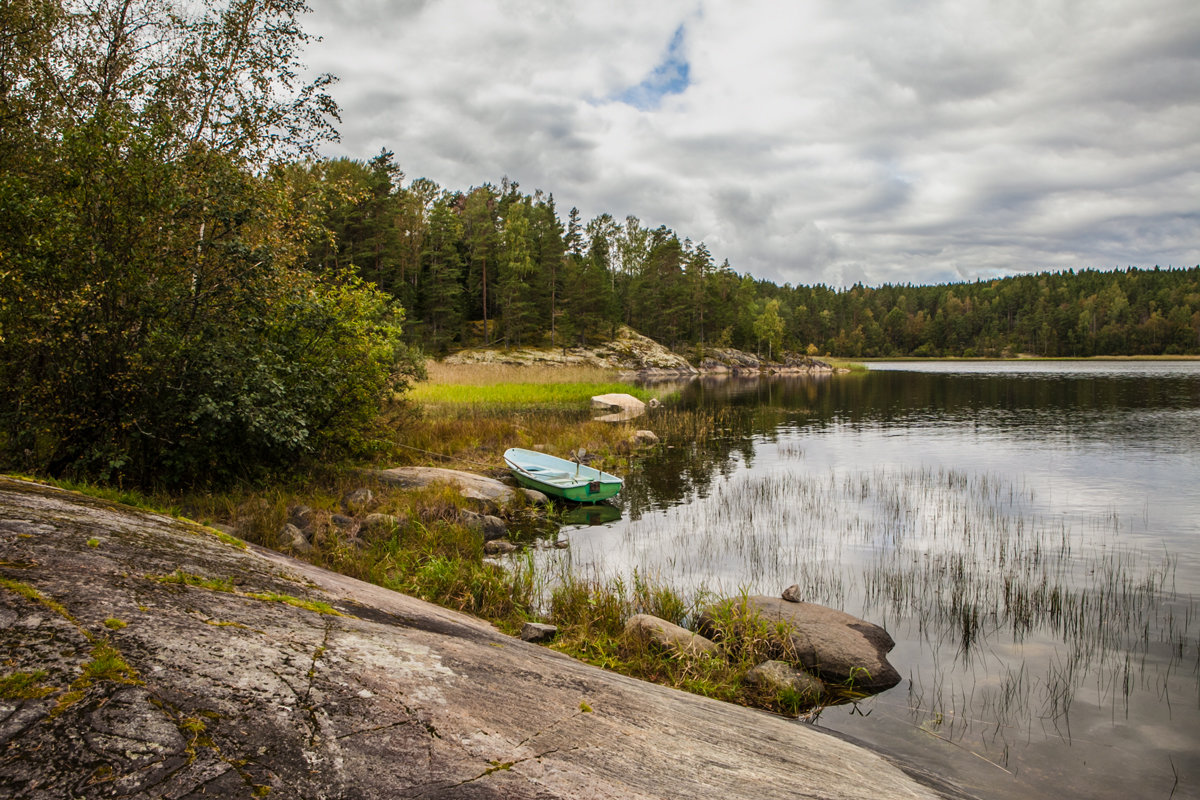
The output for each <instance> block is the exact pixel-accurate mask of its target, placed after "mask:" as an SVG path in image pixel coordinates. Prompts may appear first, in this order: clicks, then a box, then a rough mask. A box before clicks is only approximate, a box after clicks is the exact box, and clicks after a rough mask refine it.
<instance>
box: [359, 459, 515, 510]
mask: <svg viewBox="0 0 1200 800" xmlns="http://www.w3.org/2000/svg"><path fill="white" fill-rule="evenodd" d="M372 474H373V475H374V476H375V477H376V478H378V479H379V480H380V481H382V482H384V483H387V484H390V485H392V486H399V487H400V488H402V489H419V488H422V487H425V486H433V485H436V484H439V483H442V484H449V485H451V486H453V487H454V488H455V489H457V490H458V491H459V492H460V493H461V494H462V496H463V497H465V498H466V499H468V500H474V501H475V502H477V503H480V504H481V505H483V506H484V507H485V508H487V509H488V510H494V509H495V508H496V507H497V506H499V505H500V504H501V503H506V502H508V501H510V500H512V499H513V497H514V496H515V494H516V492H518V491H520V490H519V489H516V488H514V487H512V486H509V485H508V484H506V483H502V482H500V481H498V480H496V479H495V478H488V477H485V476H483V475H476V474H475V473H473V472H462V471H460V470H456V469H443V468H442V467H394V468H393V469H382V470H376V471H374V472H373V473H372ZM526 497H529V495H526ZM530 500H533V498H530Z"/></svg>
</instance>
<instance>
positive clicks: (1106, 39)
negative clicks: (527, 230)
mask: <svg viewBox="0 0 1200 800" xmlns="http://www.w3.org/2000/svg"><path fill="white" fill-rule="evenodd" d="M309 1H310V5H311V6H312V8H313V13H312V14H311V15H309V16H308V17H307V18H306V21H305V28H306V30H307V31H308V32H310V33H312V34H315V35H317V36H320V37H322V41H321V42H320V43H316V44H314V45H312V46H310V48H309V49H308V51H307V52H306V53H305V60H306V62H307V64H308V65H309V67H310V68H311V69H312V70H314V71H315V72H330V73H333V74H334V75H336V76H337V77H338V79H339V82H338V83H337V84H336V85H335V86H334V88H333V94H334V97H335V99H337V101H338V102H339V104H340V106H341V109H342V122H341V124H340V125H339V126H338V128H339V131H340V133H341V141H340V142H338V143H335V144H331V145H328V146H326V147H325V148H324V150H323V152H324V154H326V155H329V156H349V157H351V158H356V159H361V160H366V159H369V158H371V157H373V156H374V155H376V154H378V153H379V152H380V150H381V149H382V148H387V149H388V150H391V151H393V152H394V153H395V159H396V162H397V163H398V164H399V165H400V166H401V168H402V169H403V170H404V172H405V174H406V176H407V179H409V180H411V179H415V178H420V177H425V178H429V179H431V180H433V181H436V182H437V183H438V184H440V185H441V186H443V187H444V188H448V189H454V190H466V189H468V188H470V187H472V186H478V185H481V184H483V183H489V182H490V183H493V184H499V183H500V181H501V180H502V179H503V178H504V177H507V178H509V179H510V180H515V181H518V182H519V183H520V186H521V189H522V191H526V192H530V193H532V192H533V191H534V190H535V189H541V190H543V191H546V192H551V193H553V194H554V198H555V202H556V204H557V207H558V210H559V213H560V216H562V217H564V219H565V217H566V213H567V210H568V209H570V208H571V207H572V206H575V207H578V208H579V210H580V213H581V215H582V216H583V218H584V220H587V219H590V218H592V217H594V216H596V215H598V214H601V213H605V212H607V213H610V214H612V215H613V217H615V218H616V219H618V220H623V219H624V218H625V217H626V216H627V215H633V216H636V217H638V218H639V219H640V220H641V223H642V225H644V226H647V227H652V228H654V227H658V226H659V225H666V226H667V227H668V228H671V229H672V230H674V231H675V232H676V233H677V234H678V235H679V236H680V238H683V237H688V238H690V239H692V241H693V242H697V243H698V242H704V243H705V244H706V245H707V246H708V249H709V250H710V251H711V252H712V254H713V256H714V258H715V259H716V260H717V262H718V263H720V262H721V261H722V260H724V259H728V260H729V262H730V265H731V266H732V267H733V268H734V269H735V270H736V271H738V272H741V273H750V274H752V275H754V276H755V277H758V278H766V279H769V280H772V281H775V282H777V283H781V284H782V283H791V284H792V285H809V284H817V283H822V284H825V285H828V286H833V287H844V286H849V285H853V284H855V283H858V282H862V283H864V284H867V285H871V286H877V285H880V284H884V283H901V284H902V283H914V284H928V283H942V282H954V281H974V280H977V279H981V278H982V279H986V278H991V277H997V276H1004V275H1010V274H1016V273H1026V272H1040V271H1044V270H1065V269H1068V268H1074V269H1085V268H1094V269H1111V268H1124V267H1126V266H1140V267H1153V266H1156V265H1157V266H1161V267H1163V268H1166V267H1168V266H1174V267H1191V266H1196V265H1197V264H1200V2H1197V1H1196V0H1087V2H1084V1H1083V0H996V2H987V1H985V0H907V1H906V2H886V1H885V0H805V1H804V2H785V0H701V1H699V2H698V1H697V0H653V2H645V0H636V1H635V2H623V1H621V0H617V1H616V2H594V1H593V2H577V1H576V0H544V1H543V0H523V1H521V2H516V1H514V0H507V1H506V0H500V1H498V2H487V1H485V0H309Z"/></svg>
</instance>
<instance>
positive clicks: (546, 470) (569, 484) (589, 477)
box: [504, 447, 624, 503]
mask: <svg viewBox="0 0 1200 800" xmlns="http://www.w3.org/2000/svg"><path fill="white" fill-rule="evenodd" d="M504 461H505V463H506V464H508V468H509V470H510V471H511V472H512V474H513V477H515V478H516V479H517V483H519V484H521V485H522V486H525V487H528V488H530V489H536V490H537V491H539V492H542V493H543V494H546V495H549V496H551V497H559V498H562V499H563V500H570V501H571V502H573V503H597V502H599V501H601V500H607V499H608V498H610V497H613V496H615V495H616V494H617V493H618V492H620V491H621V487H622V486H623V485H624V482H623V481H622V480H621V479H620V478H618V477H617V476H616V475H609V474H608V473H607V472H601V471H600V470H598V469H596V468H594V467H588V466H584V465H580V464H575V463H574V462H571V461H567V460H565V459H562V458H556V457H554V456H549V455H546V454H545V453H538V452H536V451H533V450H521V449H519V448H515V447H514V448H512V449H510V450H508V451H507V452H505V454H504Z"/></svg>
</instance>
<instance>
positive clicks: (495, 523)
mask: <svg viewBox="0 0 1200 800" xmlns="http://www.w3.org/2000/svg"><path fill="white" fill-rule="evenodd" d="M458 521H459V522H461V523H462V524H463V525H465V526H467V527H468V528H470V529H471V530H473V531H476V532H478V533H480V534H482V535H483V540H484V541H485V542H490V541H492V540H493V539H503V538H504V537H505V536H507V535H508V526H507V525H505V524H504V520H502V519H500V518H499V517H496V516H492V515H491V514H477V513H475V512H474V511H460V512H458Z"/></svg>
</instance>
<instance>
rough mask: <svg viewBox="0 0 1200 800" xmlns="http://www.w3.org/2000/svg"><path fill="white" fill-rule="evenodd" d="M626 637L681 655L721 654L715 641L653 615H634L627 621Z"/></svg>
mask: <svg viewBox="0 0 1200 800" xmlns="http://www.w3.org/2000/svg"><path fill="white" fill-rule="evenodd" d="M625 635H626V636H627V637H629V638H630V639H641V640H642V641H647V642H652V643H653V644H655V645H658V646H659V647H662V648H665V649H667V650H672V651H674V652H676V653H678V654H680V655H687V656H716V655H717V654H718V653H720V648H719V647H718V646H717V643H716V642H714V641H713V640H711V639H708V638H706V637H704V636H701V635H700V634H698V633H692V632H691V631H689V630H688V629H687V628H681V627H679V626H678V625H676V624H674V623H672V622H667V621H666V620H665V619H660V618H659V617H656V616H653V615H651V614H634V615H633V616H632V617H630V618H629V619H628V620H626V621H625Z"/></svg>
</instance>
